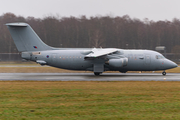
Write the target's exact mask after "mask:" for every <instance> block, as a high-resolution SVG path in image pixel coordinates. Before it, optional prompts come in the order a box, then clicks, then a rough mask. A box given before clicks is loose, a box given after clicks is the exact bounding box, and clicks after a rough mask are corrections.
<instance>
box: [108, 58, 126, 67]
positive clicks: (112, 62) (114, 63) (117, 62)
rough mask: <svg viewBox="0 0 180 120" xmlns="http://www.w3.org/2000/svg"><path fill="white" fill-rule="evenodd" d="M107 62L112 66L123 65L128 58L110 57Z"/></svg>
mask: <svg viewBox="0 0 180 120" xmlns="http://www.w3.org/2000/svg"><path fill="white" fill-rule="evenodd" d="M108 63H109V65H110V66H113V67H118V68H120V67H125V66H127V64H128V58H119V59H110V60H109V62H108Z"/></svg>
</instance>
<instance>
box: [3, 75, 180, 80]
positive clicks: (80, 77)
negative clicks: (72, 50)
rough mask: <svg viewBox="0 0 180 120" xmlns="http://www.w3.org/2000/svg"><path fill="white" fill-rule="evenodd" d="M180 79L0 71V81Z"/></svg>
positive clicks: (155, 76) (172, 76)
mask: <svg viewBox="0 0 180 120" xmlns="http://www.w3.org/2000/svg"><path fill="white" fill-rule="evenodd" d="M14 80H23V81H180V73H167V75H166V76H163V75H162V74H161V73H103V74H102V75H100V76H94V74H93V73H0V81H14Z"/></svg>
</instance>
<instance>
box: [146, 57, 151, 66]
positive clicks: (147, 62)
mask: <svg viewBox="0 0 180 120" xmlns="http://www.w3.org/2000/svg"><path fill="white" fill-rule="evenodd" d="M150 63H151V56H150V55H146V60H145V64H146V65H150Z"/></svg>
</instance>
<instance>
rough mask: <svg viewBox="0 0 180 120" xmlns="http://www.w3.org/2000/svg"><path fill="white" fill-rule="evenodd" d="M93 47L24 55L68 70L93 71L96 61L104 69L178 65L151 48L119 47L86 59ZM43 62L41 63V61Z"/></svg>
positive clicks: (145, 69) (142, 68) (138, 68)
mask: <svg viewBox="0 0 180 120" xmlns="http://www.w3.org/2000/svg"><path fill="white" fill-rule="evenodd" d="M90 50H91V49H85V50H83V49H79V50H78V49H70V50H68V49H65V50H63V49H61V50H49V51H36V52H34V51H33V52H25V53H22V54H28V55H27V56H28V57H27V56H26V57H23V56H22V58H24V59H26V60H31V61H35V62H37V61H38V60H40V61H44V62H45V63H46V65H50V66H53V67H57V68H62V69H68V70H89V71H93V65H94V64H95V63H101V64H103V65H104V71H120V72H126V71H156V70H166V69H170V68H173V67H175V66H177V65H176V64H175V63H174V62H172V61H170V60H168V59H166V58H165V57H163V55H161V54H160V53H158V52H155V51H151V50H123V49H119V51H121V52H120V54H119V53H115V54H110V55H107V56H103V57H98V58H93V59H85V56H86V52H88V51H90ZM122 56H123V57H125V58H128V61H127V65H125V66H121V67H114V66H111V65H109V64H108V61H109V60H111V59H113V58H115V59H118V58H121V57H122ZM40 64H41V63H40Z"/></svg>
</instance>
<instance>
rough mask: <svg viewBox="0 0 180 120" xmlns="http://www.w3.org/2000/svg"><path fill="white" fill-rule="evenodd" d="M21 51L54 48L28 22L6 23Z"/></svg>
mask: <svg viewBox="0 0 180 120" xmlns="http://www.w3.org/2000/svg"><path fill="white" fill-rule="evenodd" d="M6 25H7V27H8V29H9V31H10V33H11V36H12V38H13V40H14V43H15V45H16V47H17V49H18V51H19V52H26V51H43V50H52V49H54V48H53V47H50V46H48V45H46V44H45V43H44V42H43V41H42V40H41V39H40V38H39V36H38V35H37V34H36V33H35V32H34V30H33V29H32V28H31V27H30V26H29V25H28V24H26V23H7V24H6Z"/></svg>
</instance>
